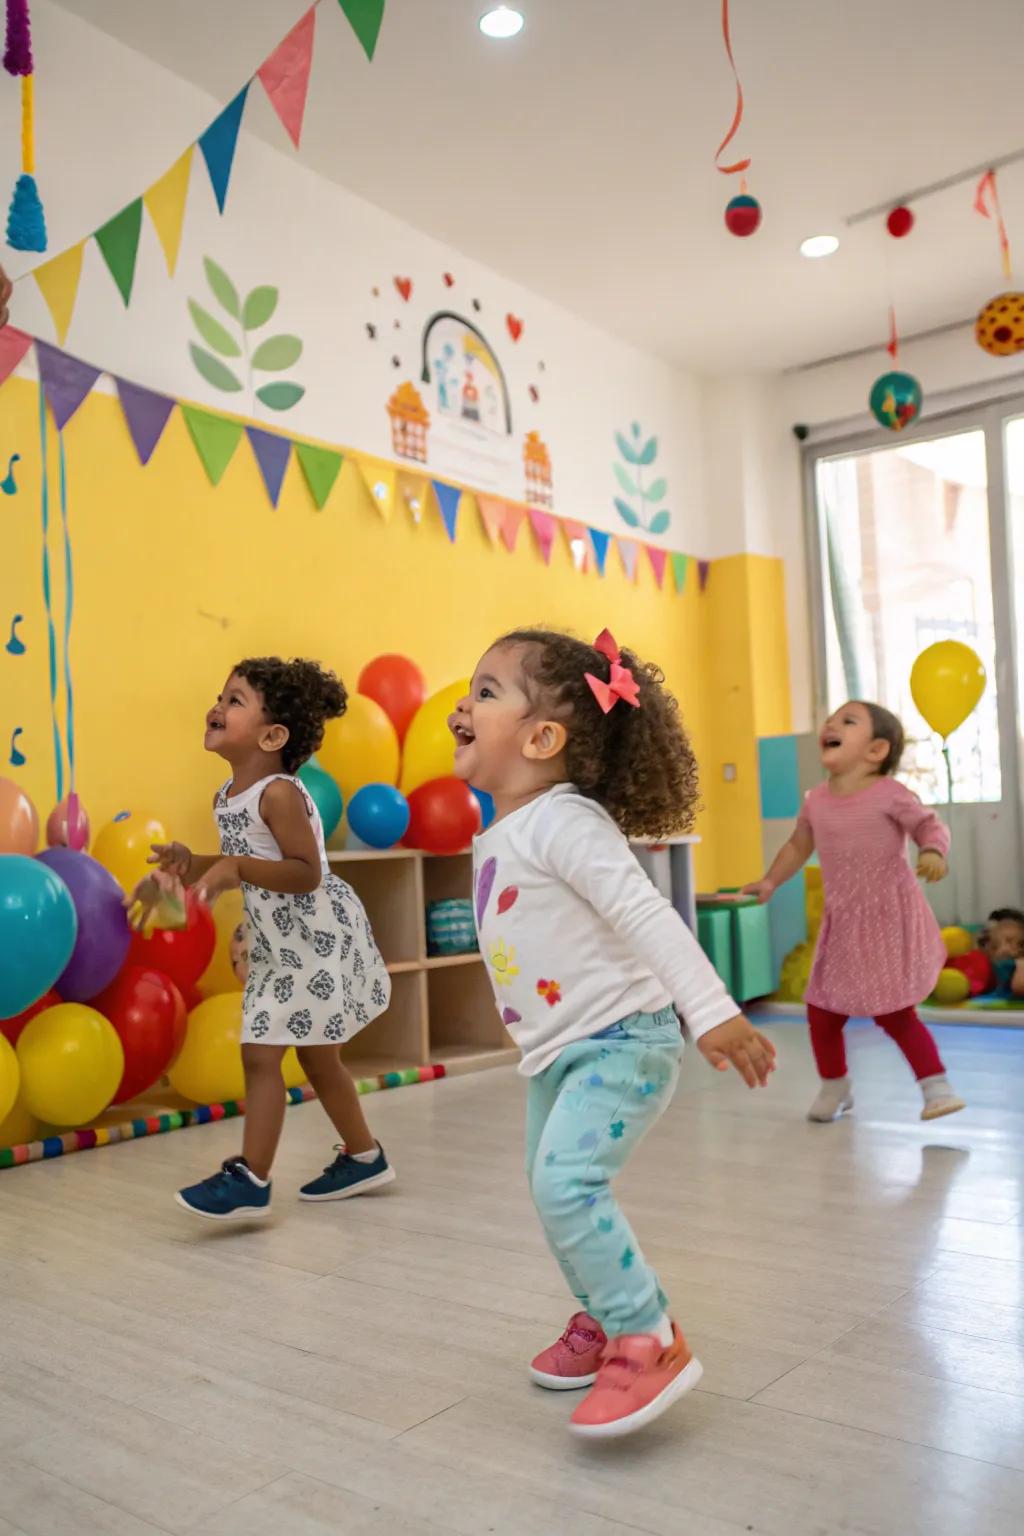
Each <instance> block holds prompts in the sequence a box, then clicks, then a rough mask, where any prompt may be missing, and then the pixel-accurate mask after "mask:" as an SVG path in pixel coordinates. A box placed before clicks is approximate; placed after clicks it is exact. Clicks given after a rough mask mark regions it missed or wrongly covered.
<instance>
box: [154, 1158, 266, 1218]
mask: <svg viewBox="0 0 1024 1536" xmlns="http://www.w3.org/2000/svg"><path fill="white" fill-rule="evenodd" d="M174 1198H175V1200H177V1202H178V1204H179V1205H182V1206H184V1207H185V1210H186V1211H192V1212H193V1213H194V1214H195V1215H196V1216H206V1217H207V1218H208V1219H209V1220H210V1221H246V1220H248V1221H252V1220H254V1219H258V1218H259V1217H261V1216H269V1215H270V1184H269V1182H268V1183H266V1184H257V1183H256V1180H255V1178H254V1177H253V1175H252V1174H251V1173H250V1172H249V1165H248V1163H247V1162H246V1161H245V1158H244V1157H229V1158H228V1160H227V1162H226V1163H225V1164H224V1165H223V1167H222V1168H221V1170H220V1172H219V1173H215V1174H214V1175H213V1178H212V1179H203V1180H202V1182H201V1183H199V1184H192V1185H190V1186H189V1188H188V1189H179V1190H178V1193H177V1194H176V1195H175V1197H174Z"/></svg>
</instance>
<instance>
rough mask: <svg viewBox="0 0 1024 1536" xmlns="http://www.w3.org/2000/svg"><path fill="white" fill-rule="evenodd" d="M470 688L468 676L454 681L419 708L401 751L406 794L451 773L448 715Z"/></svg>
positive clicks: (402, 785) (452, 744) (452, 756)
mask: <svg viewBox="0 0 1024 1536" xmlns="http://www.w3.org/2000/svg"><path fill="white" fill-rule="evenodd" d="M468 692H469V681H468V679H467V680H466V681H464V682H458V683H451V684H449V686H448V687H447V688H442V689H441V691H440V693H435V694H432V695H431V697H430V698H429V699H428V700H427V702H426V703H425V704H423V705H421V706H420V708H419V709H418V710H417V711H416V713H415V715H414V716H413V720H412V724H411V725H410V727H409V730H408V732H407V733H406V737H405V747H404V749H403V752H402V777H401V780H400V781H399V788H400V789H401V791H402V793H403V795H410V794H412V792H413V790H414V789H419V787H420V785H421V784H429V783H430V781H431V779H444V778H447V777H449V775H450V774H451V773H452V771H453V768H454V764H455V738H454V737H453V736H452V733H451V731H450V730H449V729H448V716H449V715H450V714H451V712H452V710H453V709H454V708H455V706H456V704H457V703H458V702H459V700H460V699H464V698H465V696H466V694H467V693H468Z"/></svg>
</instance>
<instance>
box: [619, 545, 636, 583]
mask: <svg viewBox="0 0 1024 1536" xmlns="http://www.w3.org/2000/svg"><path fill="white" fill-rule="evenodd" d="M615 542H616V544H617V545H618V546H619V559H620V560H621V561H622V569H623V570H624V571H625V573H626V580H627V581H636V563H637V560H638V559H639V557H640V545H639V544H638V543H637V541H636V539H624V538H623V537H622V536H621V534H619V535H616V539H615Z"/></svg>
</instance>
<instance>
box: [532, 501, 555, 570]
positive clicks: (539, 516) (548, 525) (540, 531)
mask: <svg viewBox="0 0 1024 1536" xmlns="http://www.w3.org/2000/svg"><path fill="white" fill-rule="evenodd" d="M530 525H531V527H532V528H533V536H534V538H535V539H536V540H537V545H538V547H539V549H540V552H541V555H542V557H543V560H544V564H545V565H550V564H551V551H552V549H553V547H554V543H555V519H554V517H553V516H552V514H551V513H550V512H545V511H544V510H543V508H541V507H531V508H530Z"/></svg>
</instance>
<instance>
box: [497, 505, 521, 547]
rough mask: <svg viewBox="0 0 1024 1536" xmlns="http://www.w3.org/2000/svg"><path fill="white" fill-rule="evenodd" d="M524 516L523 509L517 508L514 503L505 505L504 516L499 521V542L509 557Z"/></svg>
mask: <svg viewBox="0 0 1024 1536" xmlns="http://www.w3.org/2000/svg"><path fill="white" fill-rule="evenodd" d="M525 516H526V508H525V507H520V506H518V505H517V504H516V503H515V502H514V501H510V502H507V503H506V505H505V516H504V517H503V518H502V521H501V540H502V543H503V544H504V546H505V548H506V549H507V550H508V552H509V554H510V555H511V554H513V553H514V551H515V547H516V540H517V539H518V537H519V530H520V528H521V527H522V525H523V518H524V517H525Z"/></svg>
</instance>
